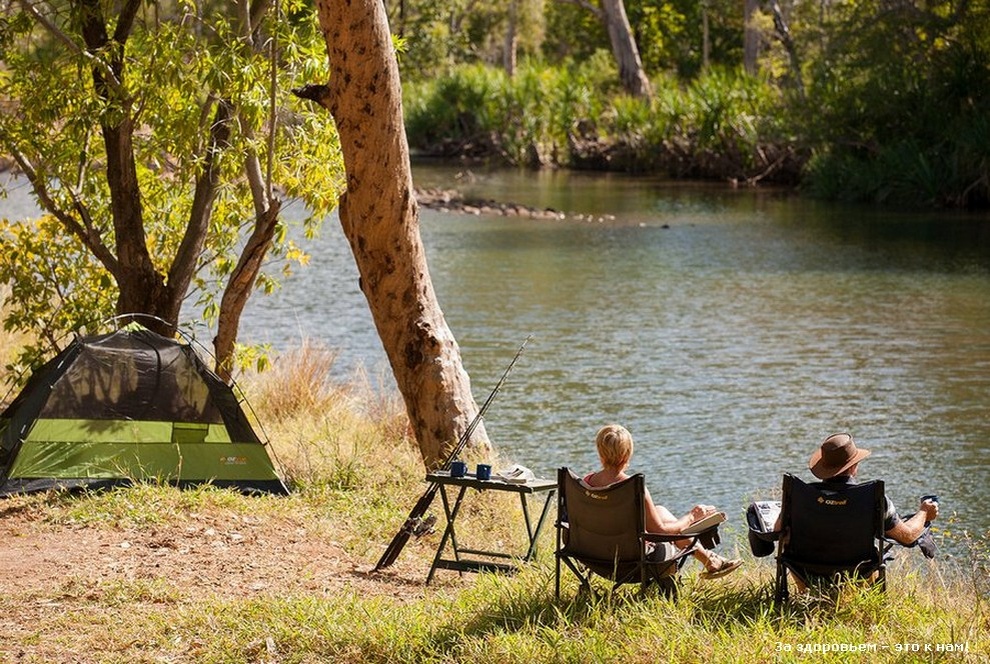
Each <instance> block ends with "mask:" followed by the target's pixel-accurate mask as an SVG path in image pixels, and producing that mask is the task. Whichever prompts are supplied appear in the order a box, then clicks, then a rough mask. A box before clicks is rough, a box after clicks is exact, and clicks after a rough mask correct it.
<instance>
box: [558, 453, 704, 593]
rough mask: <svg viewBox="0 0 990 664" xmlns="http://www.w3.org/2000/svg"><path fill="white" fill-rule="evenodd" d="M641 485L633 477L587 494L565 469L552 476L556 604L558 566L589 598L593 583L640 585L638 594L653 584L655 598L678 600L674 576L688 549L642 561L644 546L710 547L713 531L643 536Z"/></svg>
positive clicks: (643, 521)
mask: <svg viewBox="0 0 990 664" xmlns="http://www.w3.org/2000/svg"><path fill="white" fill-rule="evenodd" d="M645 486H646V484H645V480H644V479H643V475H641V474H637V475H633V476H632V477H630V478H629V479H627V480H623V481H622V482H618V483H616V484H613V485H611V486H609V487H606V488H603V489H590V488H588V487H587V486H586V485H585V484H584V483H583V482H582V481H581V479H580V478H579V477H578V476H576V475H575V474H574V473H573V472H571V471H570V470H569V469H567V468H560V469H559V470H558V471H557V489H558V493H557V501H558V502H557V523H556V527H557V551H556V558H557V560H556V575H555V581H556V586H555V596H556V597H557V598H558V599H559V598H560V569H561V563H563V564H564V565H566V566H567V568H568V569H570V570H571V571H572V572H573V573H574V574H575V576H577V578H578V580H579V581H580V583H581V590H582V591H586V592H588V593H591V592H593V588H592V585H591V580H592V577H593V576H595V575H597V576H600V577H602V578H604V579H608V580H610V581H612V582H613V584H614V585H613V590H614V589H615V588H618V587H619V586H620V585H622V584H625V583H639V584H640V591H641V592H642V593H645V592H646V591H647V589H648V588H649V587H650V586H651V585H652V584H653V583H656V584H657V586H658V587H659V589H660V592H661V593H663V594H665V595H668V596H671V597H676V596H677V581H676V579H677V573H678V571H679V570H680V568H681V567H682V566H683V565H684V562H685V561H686V560H687V558H688V557H689V556H690V553H691V548H692V547H690V546H689V547H687V548H686V549H685V550H684V551H682V552H681V553H680V554H679V555H677V556H676V557H674V558H672V559H670V560H662V561H653V560H650V559H649V558H648V557H647V543H648V542H656V543H660V542H673V541H675V540H683V539H690V540H691V541H692V544H693V543H696V542H698V541H701V542H704V543H705V544H707V545H709V546H714V544H716V543H717V542H718V526H712V527H711V528H709V529H708V530H705V531H704V532H702V533H699V534H697V535H693V536H691V537H686V536H684V535H654V534H652V533H647V532H645V524H646V520H645V514H646V511H645V504H644V496H645V495H646V491H645Z"/></svg>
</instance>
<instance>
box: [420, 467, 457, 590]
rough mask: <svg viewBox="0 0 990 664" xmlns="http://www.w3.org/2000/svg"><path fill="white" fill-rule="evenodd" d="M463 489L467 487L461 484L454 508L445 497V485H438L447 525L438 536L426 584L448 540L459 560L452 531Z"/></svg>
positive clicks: (434, 570) (454, 535)
mask: <svg viewBox="0 0 990 664" xmlns="http://www.w3.org/2000/svg"><path fill="white" fill-rule="evenodd" d="M465 491H467V487H466V486H462V487H461V489H460V491H458V492H457V499H456V500H455V501H454V508H453V509H451V508H450V502H449V501H448V499H447V487H445V486H444V485H442V484H441V485H440V500H441V502H442V503H443V512H444V515H445V516H446V517H447V527H446V528H444V529H443V537H441V538H440V546H438V547H437V553H436V555H435V556H434V557H433V564H432V565H431V566H430V573H429V574H428V575H427V577H426V585H430V581H432V580H433V574H434V573H435V572H436V571H437V565H438V564H439V563H440V560H441V558H442V557H443V550H444V549H445V548H446V547H447V541H448V540H450V543H451V546H452V547H453V551H454V560H457V561H460V553H459V551H458V548H457V535H456V533H455V532H454V520H455V519H456V518H457V512H458V511H459V510H460V509H461V500H462V499H463V498H464V492H465Z"/></svg>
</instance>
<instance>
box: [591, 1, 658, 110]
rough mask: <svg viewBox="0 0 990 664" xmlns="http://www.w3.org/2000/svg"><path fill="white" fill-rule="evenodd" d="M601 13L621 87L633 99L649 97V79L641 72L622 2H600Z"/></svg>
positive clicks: (641, 63) (634, 40) (641, 64)
mask: <svg viewBox="0 0 990 664" xmlns="http://www.w3.org/2000/svg"><path fill="white" fill-rule="evenodd" d="M602 13H603V14H604V16H603V18H604V20H605V28H606V29H607V30H608V39H609V42H611V44H612V55H613V56H614V57H615V62H616V63H617V64H618V65H619V77H620V78H621V79H622V85H623V87H625V89H626V92H628V93H629V94H631V95H633V96H635V97H650V96H651V95H652V94H653V92H652V90H651V89H650V79H649V78H647V76H646V72H645V71H644V70H643V61H642V59H640V57H639V49H638V48H637V47H636V39H635V38H634V37H633V33H632V27H631V26H630V25H629V17H628V16H627V15H626V6H625V5H624V4H623V3H622V0H602Z"/></svg>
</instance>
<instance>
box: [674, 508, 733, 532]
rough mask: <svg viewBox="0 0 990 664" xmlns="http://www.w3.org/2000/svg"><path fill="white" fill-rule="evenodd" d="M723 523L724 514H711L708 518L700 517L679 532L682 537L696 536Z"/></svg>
mask: <svg viewBox="0 0 990 664" xmlns="http://www.w3.org/2000/svg"><path fill="white" fill-rule="evenodd" d="M723 521H725V512H712V513H711V514H709V515H708V516H705V517H702V518H700V519H698V520H697V521H695V522H694V523H692V524H691V525H690V526H688V527H687V528H685V529H684V530H682V531H681V534H682V535H697V534H698V533H703V532H705V531H706V530H708V529H709V528H711V527H712V526H717V525H718V524H720V523H722V522H723Z"/></svg>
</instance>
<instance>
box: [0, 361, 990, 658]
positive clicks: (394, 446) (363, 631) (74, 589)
mask: <svg viewBox="0 0 990 664" xmlns="http://www.w3.org/2000/svg"><path fill="white" fill-rule="evenodd" d="M332 362H333V354H332V353H330V352H328V351H326V350H325V349H321V348H318V347H305V348H303V349H300V350H299V351H297V352H295V353H292V354H290V355H288V356H286V357H283V358H281V360H280V361H278V362H276V369H275V371H273V372H271V373H269V374H265V375H263V376H260V377H256V378H252V379H251V380H245V381H242V382H243V384H244V386H245V388H246V389H247V390H248V393H249V398H250V399H251V401H252V403H253V405H254V407H255V409H256V410H257V411H258V414H259V416H260V418H261V419H262V420H263V421H264V422H265V429H266V431H267V434H268V436H269V438H270V439H271V444H272V446H273V451H274V452H275V453H276V456H277V457H278V459H279V461H280V462H281V464H282V466H283V467H284V469H285V471H286V473H287V475H288V476H289V478H290V480H291V481H292V483H293V485H294V486H295V489H296V490H295V491H294V493H293V494H292V495H291V496H289V497H287V498H267V497H263V498H256V497H255V498H249V497H244V496H240V495H237V494H234V493H231V492H228V491H220V490H213V489H208V488H204V489H200V490H193V491H185V492H182V491H177V490H174V489H171V488H168V487H161V486H154V485H144V486H137V487H133V488H130V489H122V490H117V491H112V492H107V493H100V494H94V495H76V496H65V495H46V496H30V497H17V498H13V499H9V500H5V501H3V502H0V529H2V532H3V533H4V537H5V539H6V541H7V549H6V551H7V555H6V556H4V557H0V559H3V560H4V566H5V568H6V573H5V580H4V581H3V582H0V583H3V592H2V593H0V615H3V616H4V619H3V620H2V621H0V661H3V662H47V661H63V662H67V661H78V662H145V661H146V662H461V661H463V662H480V663H485V662H493V663H495V662H498V663H503V662H526V663H527V664H528V663H530V662H624V663H634V664H635V663H640V662H642V663H646V662H651V663H652V662H660V661H670V662H770V661H794V662H798V661H826V662H846V661H919V662H920V661H925V662H927V661H986V660H987V654H988V653H990V638H988V637H987V633H988V627H990V625H988V618H987V610H988V599H990V597H988V578H987V575H986V571H985V567H982V566H981V565H979V564H977V565H966V566H962V565H956V566H953V567H951V568H950V567H947V566H945V565H944V564H942V565H940V566H935V567H928V566H922V567H917V566H912V565H909V564H904V563H903V562H901V563H897V564H895V565H894V566H893V568H892V569H891V570H890V572H889V575H888V578H889V580H890V589H889V592H888V594H887V595H886V596H882V595H880V594H878V593H876V592H874V591H870V590H864V589H862V588H858V587H849V588H845V589H843V592H842V593H841V594H840V595H839V596H838V597H837V598H815V597H804V598H801V599H800V600H798V601H795V602H794V603H793V604H792V605H791V606H789V607H787V608H786V609H785V610H783V611H778V610H777V608H776V607H774V605H773V603H772V601H771V581H772V564H771V561H770V559H761V560H754V559H752V558H748V559H747V563H746V565H745V566H744V568H743V570H742V571H740V572H739V573H737V574H735V575H732V576H730V577H728V578H727V579H724V580H720V581H715V582H704V581H701V580H699V579H698V578H697V572H698V571H699V568H698V566H697V564H696V563H693V562H692V563H689V564H688V567H687V568H686V573H685V575H684V577H685V578H684V584H683V588H682V592H681V598H680V600H679V601H676V602H672V601H669V600H667V599H664V598H661V597H656V596H649V597H646V598H638V597H636V595H635V592H628V593H627V592H620V593H617V594H616V595H613V596H606V597H603V598H600V599H597V600H590V599H586V598H581V599H578V598H576V596H575V595H576V584H574V583H573V582H572V581H571V580H570V579H568V580H567V582H566V584H565V588H564V592H563V595H564V599H563V601H561V602H557V601H555V599H554V597H553V567H552V536H551V533H550V532H549V531H550V529H548V531H547V532H546V533H545V534H544V538H543V540H542V547H541V556H540V559H539V560H538V561H537V562H536V563H535V564H532V565H530V566H528V567H527V568H526V569H524V570H523V571H522V573H520V574H518V575H515V576H512V577H508V576H495V575H466V576H465V577H464V578H459V577H458V576H457V575H456V574H454V573H451V572H444V573H442V574H438V577H437V579H436V581H435V582H434V584H432V585H431V586H429V587H427V586H425V585H424V580H425V576H426V572H427V570H428V568H429V561H430V559H431V557H432V554H433V552H434V551H435V547H436V546H437V543H438V540H439V533H433V534H431V535H427V536H425V537H423V538H422V539H420V540H413V541H411V542H410V544H409V545H408V546H407V548H406V550H405V551H404V552H403V554H402V556H401V558H400V562H399V563H397V564H396V566H395V569H394V570H393V569H391V568H390V570H389V571H387V572H385V573H381V574H369V573H368V570H369V569H370V568H371V567H372V566H373V564H374V562H375V561H376V560H377V558H378V556H379V555H380V554H381V552H382V551H383V550H384V547H385V545H386V543H387V542H388V540H389V538H390V537H391V535H392V534H393V533H394V531H395V529H396V528H397V527H398V526H399V524H400V522H401V520H402V519H403V518H404V517H405V514H406V513H407V512H408V510H409V508H410V507H411V505H412V504H413V502H414V501H415V500H416V498H417V497H418V496H419V494H420V492H421V491H422V490H423V489H424V488H425V487H424V484H423V482H422V467H421V464H420V462H419V461H418V458H417V455H416V454H415V452H414V450H413V448H412V445H411V444H410V441H409V439H408V434H407V427H406V423H405V418H404V416H403V415H402V411H401V408H400V405H399V403H398V402H397V401H396V400H393V399H390V398H383V397H380V396H376V393H377V391H376V390H373V389H371V387H372V386H373V384H374V383H375V381H374V380H370V379H368V378H367V377H364V376H355V377H354V378H353V379H352V380H350V381H348V382H347V384H346V385H343V386H342V385H333V384H330V383H328V382H327V380H326V375H327V371H328V370H329V368H330V367H331V366H332ZM505 462H507V460H504V459H500V460H496V463H497V464H501V463H505ZM472 498H474V499H475V500H472V501H471V503H470V507H466V508H465V512H464V514H463V517H464V518H465V520H464V522H463V523H462V524H460V526H461V530H460V532H462V533H466V534H469V535H470V536H471V537H472V538H477V540H478V543H480V544H482V545H488V546H491V547H505V546H512V545H513V544H514V542H513V541H512V540H513V538H515V537H516V536H517V534H518V533H517V530H518V529H517V528H516V526H517V525H518V524H516V523H515V522H514V519H515V518H517V517H518V516H519V514H517V513H512V510H513V509H518V508H517V507H516V505H515V504H513V503H512V502H511V501H510V502H508V503H504V502H500V501H498V500H497V499H496V498H495V497H493V496H490V495H489V494H477V495H476V496H473V497H472ZM439 511H440V505H439V501H438V502H437V504H436V505H435V506H434V512H437V513H439ZM441 520H442V517H441ZM733 521H734V522H736V525H735V527H734V528H735V530H730V531H729V532H727V533H726V537H725V542H724V543H723V547H725V548H728V549H729V550H732V549H733V548H735V549H740V550H741V549H742V548H744V544H743V541H744V540H743V539H742V537H741V533H740V531H739V528H740V526H739V525H738V521H737V520H736V519H733ZM221 536H224V538H223V541H222V542H221V541H220V539H221ZM32 538H45V539H43V540H41V539H39V541H44V542H46V543H47V544H46V545H45V547H42V548H46V549H47V552H46V551H45V550H42V551H34V548H33V547H30V546H29V547H21V548H18V549H17V551H18V552H19V553H18V555H21V554H22V553H24V554H31V555H36V556H37V557H38V559H37V564H33V565H32V566H31V567H30V568H24V567H22V568H21V570H22V571H21V572H20V573H18V574H12V573H10V569H11V567H13V568H14V569H16V568H17V566H16V564H17V562H18V561H17V560H15V559H13V558H10V557H7V556H10V555H12V554H10V551H11V550H12V548H11V547H12V545H13V544H17V543H18V542H20V541H22V540H25V539H27V540H31V539H32ZM94 542H102V543H97V544H94ZM66 543H68V545H67V548H66V553H65V555H70V553H72V552H73V551H75V549H76V548H89V549H90V550H89V551H87V552H86V553H87V554H88V555H89V557H88V558H87V557H86V556H81V557H80V560H81V561H88V562H86V563H85V564H83V562H80V563H79V564H78V565H77V566H73V567H69V568H68V571H67V572H66V573H61V574H55V575H54V578H50V579H48V578H47V577H45V576H43V574H42V573H43V571H44V570H43V567H44V566H45V565H50V566H56V565H57V564H58V562H59V559H58V558H57V557H56V556H55V555H54V554H53V553H51V552H52V551H54V550H55V549H56V548H57V547H58V546H61V545H65V544H66ZM73 543H75V544H73ZM141 543H145V544H144V545H142V544H141ZM0 546H2V545H0ZM142 546H143V548H144V549H145V550H146V554H147V555H146V556H145V557H144V558H141V559H136V558H134V556H135V555H136V554H137V551H136V550H137V549H139V548H141V547H142ZM196 546H199V549H198V550H199V551H202V552H204V554H205V555H203V556H201V557H199V558H197V559H196V560H197V561H198V562H197V563H196V564H195V565H190V564H185V565H183V561H184V560H186V558H183V555H184V554H183V551H184V549H189V548H193V549H195V547H196ZM299 546H305V547H308V548H306V549H303V552H304V553H305V554H306V555H307V556H308V557H309V559H308V560H306V561H304V563H306V564H299V563H298V560H299V557H298V556H296V557H295V558H293V557H292V556H290V554H291V553H292V551H295V550H296V549H292V547H299ZM0 550H3V549H0ZM230 551H233V554H231V555H230V556H228V557H227V558H224V561H225V562H224V563H223V564H219V563H218V562H217V560H218V559H219V558H220V557H221V554H222V553H224V552H230ZM328 551H332V555H325V556H324V555H323V554H324V553H325V552H328ZM212 552H215V554H214V553H212ZM740 553H742V554H743V555H745V553H746V552H745V551H740ZM73 555H74V554H73ZM974 555H975V556H976V557H975V558H974V561H975V562H978V563H984V564H985V562H986V556H985V551H984V552H982V553H981V552H980V551H978V550H975V549H974ZM981 556H982V557H981ZM905 558H906V557H905ZM135 560H139V561H140V564H137V563H136V562H135ZM170 561H173V562H170ZM170 564H171V565H172V567H168V565H170ZM255 565H258V566H263V565H270V567H268V568H267V571H266V572H265V573H264V574H262V575H260V576H258V577H256V579H260V581H261V582H259V583H257V584H256V585H255V586H251V587H241V588H234V589H231V588H230V587H229V586H225V585H224V579H225V578H230V577H233V576H236V575H237V574H239V573H241V572H242V571H243V568H249V567H252V566H255ZM295 565H297V566H295ZM31 574H39V579H46V580H45V581H44V582H43V583H38V584H32V583H29V582H27V581H26V580H25V579H24V578H23V577H25V576H27V577H30V575H31ZM307 576H311V577H312V579H307V578H305V577H307ZM310 581H311V582H310ZM944 644H952V646H953V650H947V649H945V647H944ZM956 645H959V646H960V647H965V649H966V650H965V651H964V652H956V651H955V650H954V648H955V646H956ZM940 646H941V649H940ZM850 647H856V648H863V649H865V650H866V652H863V653H859V652H857V653H855V654H852V653H850V652H846V651H844V649H846V650H847V649H848V648H850ZM826 649H828V650H829V651H828V652H822V651H823V650H826ZM833 649H834V650H833ZM915 649H917V651H916V650H915ZM865 658H869V659H868V660H867V659H865Z"/></svg>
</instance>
